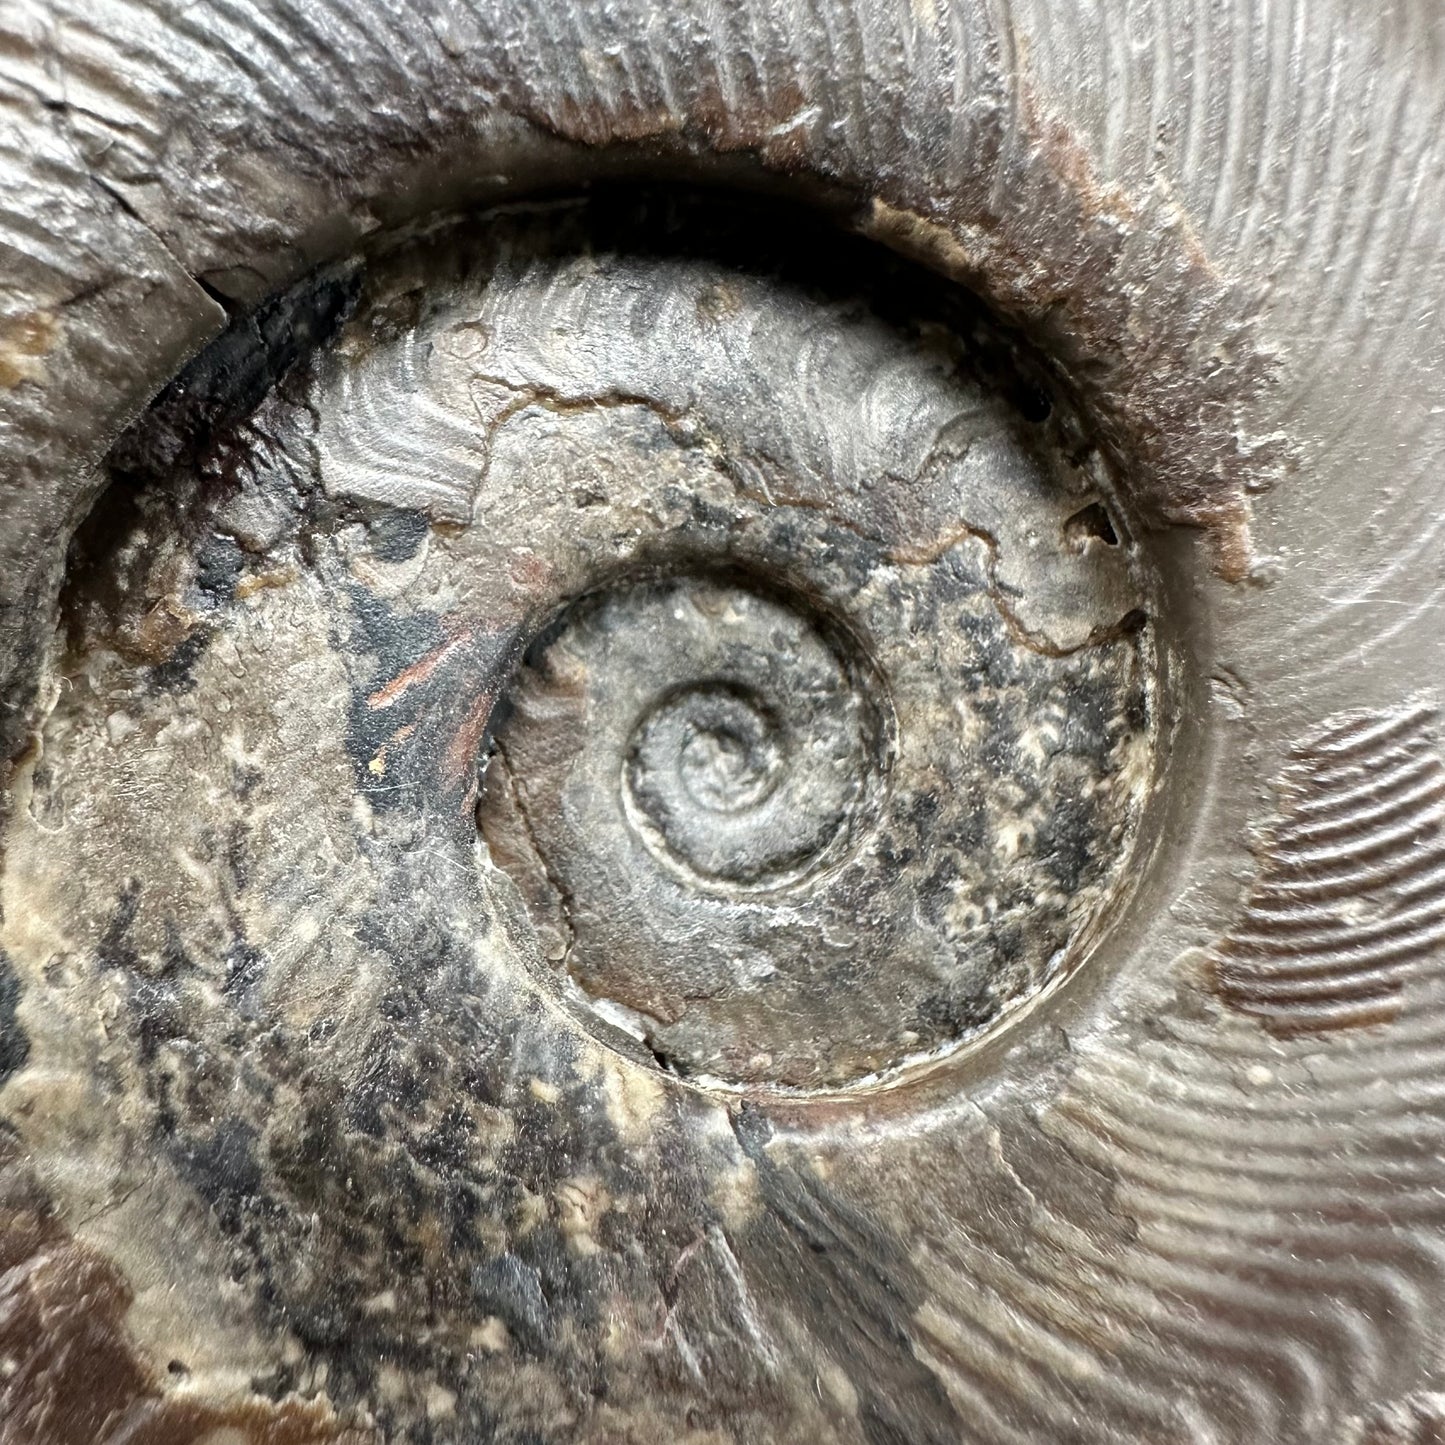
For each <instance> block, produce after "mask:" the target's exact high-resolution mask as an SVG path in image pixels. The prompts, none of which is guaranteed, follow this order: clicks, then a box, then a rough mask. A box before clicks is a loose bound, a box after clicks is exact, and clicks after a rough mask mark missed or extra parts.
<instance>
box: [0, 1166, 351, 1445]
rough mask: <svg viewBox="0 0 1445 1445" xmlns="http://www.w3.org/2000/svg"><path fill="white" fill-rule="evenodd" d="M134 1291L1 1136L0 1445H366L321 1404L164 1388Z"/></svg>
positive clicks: (349, 1427) (328, 1408)
mask: <svg viewBox="0 0 1445 1445" xmlns="http://www.w3.org/2000/svg"><path fill="white" fill-rule="evenodd" d="M130 1301H131V1291H130V1287H129V1285H128V1284H127V1283H126V1280H125V1277H124V1276H123V1275H122V1274H121V1272H120V1270H119V1269H118V1268H117V1267H116V1266H115V1264H113V1263H112V1262H111V1261H110V1260H108V1259H107V1258H106V1257H105V1256H104V1255H102V1254H101V1253H100V1252H99V1251H97V1250H95V1249H92V1248H91V1247H90V1246H89V1245H86V1244H82V1243H80V1242H79V1241H77V1240H76V1239H74V1238H72V1237H71V1235H70V1233H69V1231H68V1230H67V1229H66V1228H65V1226H64V1224H62V1222H61V1221H60V1220H59V1219H58V1218H57V1217H56V1215H55V1214H54V1212H53V1211H52V1209H51V1207H50V1204H49V1202H48V1200H46V1198H45V1196H44V1195H43V1193H42V1192H41V1190H40V1189H39V1187H38V1185H37V1184H36V1182H35V1180H34V1179H33V1178H32V1177H30V1175H29V1174H28V1172H27V1171H26V1170H25V1169H24V1166H23V1165H22V1164H20V1162H19V1161H18V1160H17V1158H16V1157H15V1153H14V1148H13V1146H12V1145H10V1144H8V1143H6V1142H4V1141H3V1140H0V1445H197V1442H201V1441H203V1440H206V1439H207V1438H208V1437H210V1436H211V1435H212V1434H213V1432H220V1431H222V1430H227V1431H234V1432H235V1438H236V1439H237V1440H238V1441H244V1442H245V1445H367V1442H370V1441H374V1439H375V1436H374V1435H373V1434H372V1433H371V1432H369V1431H366V1430H362V1429H358V1428H355V1427H352V1426H348V1425H347V1424H345V1423H344V1422H343V1421H341V1420H340V1419H338V1418H337V1416H336V1415H335V1413H334V1412H333V1411H332V1410H331V1408H330V1407H329V1406H328V1405H326V1404H325V1403H324V1402H310V1401H282V1402H280V1403H274V1402H272V1401H270V1400H267V1399H264V1398H260V1397H252V1398H249V1399H238V1400H231V1401H212V1400H207V1399H204V1398H198V1397H195V1396H192V1395H188V1394H184V1393H173V1394H169V1395H168V1394H166V1393H165V1392H164V1391H163V1388H162V1385H161V1382H160V1379H159V1377H158V1376H157V1375H156V1373H155V1372H154V1371H153V1370H152V1369H151V1367H150V1365H149V1364H148V1363H147V1362H145V1361H144V1360H142V1359H141V1357H140V1355H139V1354H138V1353H137V1352H136V1349H135V1346H134V1344H133V1343H132V1341H131V1339H130V1337H129V1335H128V1334H127V1333H126V1329H125V1323H124V1321H125V1312H126V1310H127V1309H128V1308H129V1305H130Z"/></svg>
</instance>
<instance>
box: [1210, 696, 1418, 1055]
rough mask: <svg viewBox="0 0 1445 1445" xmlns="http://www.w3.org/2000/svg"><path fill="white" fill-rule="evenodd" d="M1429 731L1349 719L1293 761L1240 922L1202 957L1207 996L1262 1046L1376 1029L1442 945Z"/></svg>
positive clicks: (1409, 719)
mask: <svg viewBox="0 0 1445 1445" xmlns="http://www.w3.org/2000/svg"><path fill="white" fill-rule="evenodd" d="M1436 723H1437V714H1436V712H1435V710H1434V709H1433V708H1430V707H1426V706H1416V707H1409V708H1404V709H1401V710H1399V711H1397V712H1393V713H1370V712H1357V713H1348V714H1344V715H1341V716H1339V717H1337V718H1334V719H1332V720H1331V721H1330V722H1328V723H1327V724H1326V725H1325V726H1324V727H1322V728H1321V729H1320V730H1319V731H1318V732H1317V733H1316V734H1315V735H1314V736H1313V737H1311V738H1309V739H1307V740H1305V741H1304V742H1302V743H1300V744H1298V745H1297V746H1296V747H1295V748H1294V749H1293V750H1292V752H1291V754H1290V760H1289V762H1288V764H1287V765H1286V767H1285V769H1284V772H1283V775H1282V777H1281V780H1280V818H1279V821H1278V822H1277V823H1276V824H1275V826H1274V827H1273V828H1272V829H1271V831H1270V833H1269V835H1268V837H1267V838H1266V840H1265V841H1264V843H1263V844H1262V845H1261V847H1260V850H1259V852H1260V859H1261V866H1260V872H1259V876H1258V878H1257V879H1256V881H1255V885H1254V889H1253V891H1252V892H1251V893H1250V896H1249V902H1248V904H1247V905H1246V908H1245V912H1244V917H1243V918H1242V919H1241V920H1240V921H1239V922H1238V923H1237V924H1236V925H1235V927H1234V928H1233V929H1232V930H1231V931H1230V933H1229V935H1228V936H1227V937H1226V938H1225V939H1224V940H1223V942H1222V943H1220V945H1219V946H1218V948H1217V949H1216V950H1215V954H1214V958H1213V976H1214V981H1215V986H1216V987H1217V988H1218V990H1219V993H1220V995H1221V996H1222V997H1223V998H1224V1000H1225V1001H1226V1002H1227V1003H1228V1004H1229V1005H1230V1006H1231V1007H1233V1008H1237V1009H1239V1010H1241V1011H1242V1012H1244V1013H1248V1014H1252V1015H1253V1016H1254V1017H1256V1018H1258V1019H1259V1020H1260V1021H1261V1022H1262V1023H1263V1024H1264V1026H1265V1027H1266V1028H1267V1029H1269V1030H1270V1032H1271V1033H1275V1034H1279V1035H1290V1034H1298V1033H1316V1032H1323V1031H1326V1030H1332V1029H1347V1028H1359V1027H1362V1026H1364V1025H1367V1024H1376V1023H1383V1022H1386V1021H1388V1020H1389V1019H1391V1018H1393V1017H1394V1016H1395V1014H1396V1013H1397V1012H1398V1010H1399V1007H1400V992H1401V989H1402V987H1403V985H1404V982H1405V980H1406V978H1407V977H1408V975H1409V973H1410V971H1411V969H1412V968H1413V967H1415V966H1416V965H1418V964H1419V963H1420V962H1421V961H1422V960H1423V959H1425V958H1427V957H1429V956H1430V955H1431V954H1432V953H1434V952H1435V951H1436V950H1437V949H1439V948H1440V947H1441V945H1442V944H1445V837H1442V833H1441V823H1442V821H1445V768H1442V766H1441V763H1440V760H1439V756H1438V753H1437V749H1436V739H1435V726H1436Z"/></svg>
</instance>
